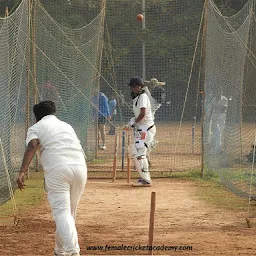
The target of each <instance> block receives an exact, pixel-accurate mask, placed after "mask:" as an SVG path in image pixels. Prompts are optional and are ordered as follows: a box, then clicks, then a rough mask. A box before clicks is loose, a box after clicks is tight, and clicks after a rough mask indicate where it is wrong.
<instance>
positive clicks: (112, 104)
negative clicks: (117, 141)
mask: <svg viewBox="0 0 256 256" xmlns="http://www.w3.org/2000/svg"><path fill="white" fill-rule="evenodd" d="M116 105H117V102H116V99H115V94H114V93H112V94H111V99H110V101H109V103H108V106H109V111H110V117H111V122H110V130H109V132H108V134H109V135H115V133H116V131H115V125H114V122H115V116H116V114H117V111H116Z"/></svg>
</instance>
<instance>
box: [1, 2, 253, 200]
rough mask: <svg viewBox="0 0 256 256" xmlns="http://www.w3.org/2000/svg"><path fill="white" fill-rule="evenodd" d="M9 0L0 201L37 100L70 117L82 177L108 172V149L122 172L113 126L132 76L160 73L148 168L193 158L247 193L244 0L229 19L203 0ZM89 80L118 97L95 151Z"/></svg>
mask: <svg viewBox="0 0 256 256" xmlns="http://www.w3.org/2000/svg"><path fill="white" fill-rule="evenodd" d="M8 2H9V12H10V14H9V16H8V17H5V18H2V19H1V20H0V21H1V30H0V54H1V58H0V61H1V62H2V65H1V67H0V70H1V76H0V81H1V82H0V86H1V87H0V90H1V99H2V101H1V103H0V104H2V109H4V111H2V112H1V117H2V118H1V119H0V129H1V141H2V144H3V150H2V152H1V155H0V161H1V162H0V167H1V168H0V189H1V201H0V203H2V202H4V201H6V200H7V199H8V198H9V192H8V186H7V179H8V177H7V176H8V175H6V169H8V173H9V176H10V180H11V181H12V183H13V184H12V185H13V186H14V188H15V175H16V172H17V171H18V170H19V166H20V164H21V159H22V156H23V152H24V146H25V145H24V144H25V135H26V130H27V128H28V127H29V126H30V125H32V124H33V123H34V117H33V114H32V106H33V104H34V103H36V102H38V101H40V100H53V101H55V102H56V104H57V116H58V117H59V118H61V119H62V120H64V121H66V122H68V123H70V124H71V125H72V126H73V127H74V129H75V131H76V132H77V135H78V137H79V139H80V140H81V143H82V146H83V148H84V150H85V153H86V155H87V158H88V159H87V162H88V170H89V177H97V178H112V176H113V166H114V165H113V164H114V163H115V161H114V156H115V155H116V154H115V153H116V152H117V175H119V176H120V177H124V176H125V175H126V172H125V170H126V169H127V152H126V150H127V144H128V135H130V136H132V134H131V133H130V134H128V133H125V132H122V129H121V128H122V126H123V125H125V124H126V123H127V122H128V121H129V119H130V118H131V117H132V116H133V113H132V101H131V97H130V89H129V86H128V85H127V84H128V81H129V79H130V78H131V77H133V76H141V77H144V78H145V79H146V80H150V79H151V78H157V79H158V80H159V81H163V82H165V83H166V85H165V86H164V88H165V91H166V99H165V102H164V103H163V104H162V105H161V107H160V109H159V110H157V112H156V114H155V122H156V128H157V134H156V140H157V141H159V143H158V144H157V146H156V148H155V149H154V150H153V151H152V153H151V162H152V166H151V167H150V168H151V173H152V176H153V177H160V176H168V175H170V173H171V172H173V171H187V170H193V169H200V168H201V167H204V169H205V170H207V172H208V171H209V172H210V171H215V172H217V173H218V174H219V175H220V177H221V178H222V180H223V181H224V182H225V184H227V185H228V187H229V188H230V189H232V190H233V191H234V192H236V193H237V194H239V195H243V196H248V195H254V194H255V191H253V184H254V177H255V176H254V163H253V162H250V161H248V159H247V157H246V155H247V154H248V153H249V152H250V150H251V145H252V143H253V142H254V141H255V114H254V113H255V102H256V101H255V99H256V93H255V89H254V87H255V86H254V81H255V77H254V76H255V53H254V52H255V46H254V45H255V43H254V42H255V16H254V14H255V4H254V1H249V2H248V3H247V4H246V5H245V6H244V7H243V8H242V9H241V10H240V11H239V12H237V13H236V14H235V15H232V16H229V17H226V16H223V15H222V14H221V13H220V11H219V10H218V8H217V7H216V6H215V5H214V2H213V1H206V3H207V5H205V1H204V0H194V1H190V0H179V1H178V0H177V1H165V0H158V1H156V0H147V1H141V0H134V1H130V0H121V1H116V0H108V1H103V0H102V1H100V0H99V1H95V0H93V1H90V0H87V1H83V0H56V1H48V0H44V1H38V0H37V1H25V0H24V1H8ZM0 5H1V6H0V10H1V11H2V17H3V16H4V14H5V8H4V7H5V5H4V4H3V3H2V2H0ZM204 5H205V6H204ZM104 7H105V8H104ZM204 7H205V8H204ZM203 11H205V12H203ZM138 13H143V15H144V20H143V21H138V20H136V16H137V14H138ZM203 18H204V19H203ZM203 25H204V27H203ZM98 90H101V91H102V92H104V93H105V94H106V96H107V97H108V98H109V99H110V96H111V95H112V94H113V92H114V93H115V97H116V99H117V115H116V116H115V118H114V119H112V120H111V122H109V123H108V124H107V125H106V132H108V130H109V127H110V124H113V125H114V126H115V127H116V134H117V137H116V136H111V135H107V138H106V150H98V143H100V141H99V138H98V124H97V114H98V98H97V95H98ZM202 124H203V126H202ZM202 131H203V134H204V136H203V141H202ZM116 145H117V148H115V146H116ZM202 156H203V157H202ZM4 159H6V160H7V168H5V167H4ZM38 169H40V167H39V166H38V163H37V161H36V159H35V161H34V162H33V165H32V170H38ZM132 175H133V176H134V177H137V176H136V175H137V174H136V173H135V172H133V174H132Z"/></svg>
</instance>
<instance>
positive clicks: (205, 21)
mask: <svg viewBox="0 0 256 256" xmlns="http://www.w3.org/2000/svg"><path fill="white" fill-rule="evenodd" d="M207 6H208V0H205V2H204V9H203V10H204V25H203V34H202V49H201V51H202V54H201V56H202V85H203V88H202V94H201V95H202V98H203V99H202V122H201V123H202V124H201V148H202V156H201V178H203V177H204V121H205V109H204V102H205V91H204V90H205V88H204V85H205V56H206V54H205V52H206V32H207Z"/></svg>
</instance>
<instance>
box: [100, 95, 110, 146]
mask: <svg viewBox="0 0 256 256" xmlns="http://www.w3.org/2000/svg"><path fill="white" fill-rule="evenodd" d="M108 120H110V111H109V106H108V98H107V96H106V95H105V94H104V93H103V92H99V113H98V126H99V133H100V138H101V141H102V144H99V146H98V147H99V149H102V150H105V149H106V132H105V127H106V122H107V121H108Z"/></svg>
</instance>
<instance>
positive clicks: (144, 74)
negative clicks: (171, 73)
mask: <svg viewBox="0 0 256 256" xmlns="http://www.w3.org/2000/svg"><path fill="white" fill-rule="evenodd" d="M145 1H146V0H142V15H143V20H142V36H143V38H142V78H143V79H144V80H145V79H146V56H145V55H146V50H145V39H144V36H145V28H146V22H145V18H146V17H145Z"/></svg>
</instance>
